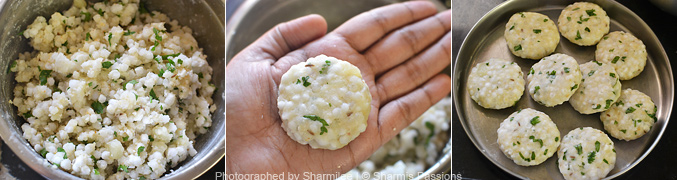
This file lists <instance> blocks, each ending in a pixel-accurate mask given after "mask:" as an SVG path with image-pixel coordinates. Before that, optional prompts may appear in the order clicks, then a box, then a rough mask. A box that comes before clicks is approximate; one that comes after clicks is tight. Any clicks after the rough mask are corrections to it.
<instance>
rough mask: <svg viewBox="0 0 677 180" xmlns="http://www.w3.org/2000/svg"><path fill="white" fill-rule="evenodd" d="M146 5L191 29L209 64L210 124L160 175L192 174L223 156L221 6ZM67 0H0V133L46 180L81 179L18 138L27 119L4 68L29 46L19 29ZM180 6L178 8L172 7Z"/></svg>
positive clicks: (163, 1) (156, 0)
mask: <svg viewBox="0 0 677 180" xmlns="http://www.w3.org/2000/svg"><path fill="white" fill-rule="evenodd" d="M142 2H143V3H145V5H146V7H147V8H148V9H149V10H157V11H160V12H163V13H165V14H167V15H168V16H169V17H170V18H172V19H175V20H177V21H179V24H181V25H184V26H188V27H190V28H191V29H193V36H194V37H195V39H196V40H197V41H198V44H199V45H200V47H202V48H203V49H204V51H203V52H204V53H205V54H206V55H207V61H208V62H209V65H211V66H212V68H213V70H214V71H213V79H212V82H213V83H214V84H215V86H216V87H217V88H218V89H217V91H216V92H215V93H214V96H213V97H212V98H213V99H214V103H215V105H216V106H217V109H216V112H214V114H213V116H212V119H213V122H212V127H211V128H210V129H209V131H208V132H207V133H206V134H203V135H200V136H198V137H197V139H196V140H195V142H194V143H195V144H194V146H195V149H196V150H197V152H198V153H197V154H196V155H195V156H193V157H189V158H187V159H186V160H185V161H183V162H182V163H181V164H179V166H176V167H175V168H173V172H171V173H168V174H166V175H165V176H163V177H162V178H161V179H194V178H197V177H198V176H200V175H201V174H203V173H204V172H206V171H207V170H209V168H210V167H212V166H213V165H214V164H216V163H217V162H219V160H220V159H221V158H223V156H224V155H225V101H224V97H225V93H224V90H225V60H224V48H225V47H224V45H225V37H224V24H225V23H224V20H225V13H224V9H225V5H224V2H223V1H221V0H195V1H183V0H148V1H142ZM71 4H72V1H71V0H53V1H41V0H23V1H7V0H0V24H2V25H3V26H2V27H0V69H2V70H1V71H0V136H1V137H2V139H3V140H4V141H5V143H6V144H7V146H9V147H10V148H11V149H12V151H13V152H14V154H16V156H18V157H19V158H20V159H21V160H22V161H23V162H24V163H25V164H26V165H28V166H29V167H30V168H32V169H33V170H35V171H36V172H38V173H40V175H42V176H43V177H45V178H48V179H80V178H79V177H77V176H74V175H72V174H70V173H68V172H65V171H62V170H58V169H57V170H54V169H51V168H49V167H46V166H44V165H43V160H44V158H43V157H42V156H40V154H38V153H37V152H35V150H33V148H32V146H31V145H30V144H29V143H28V142H27V141H26V140H25V139H24V138H23V132H22V130H21V129H20V128H19V127H21V125H22V124H24V123H26V121H25V120H24V119H23V118H21V117H19V116H18V115H17V111H16V107H14V106H13V105H11V104H10V103H9V101H10V100H11V99H13V97H14V95H13V89H14V86H15V84H16V82H15V80H14V73H9V71H7V68H8V67H9V64H10V62H12V61H14V60H16V59H17V58H18V55H19V53H22V52H26V51H33V48H31V47H30V46H29V43H28V42H29V41H28V39H26V38H23V37H21V36H19V35H18V34H19V33H20V32H21V31H22V30H25V29H26V27H27V26H28V25H29V24H31V23H32V22H33V20H34V19H35V18H36V17H38V16H45V17H49V16H50V15H51V14H53V13H54V12H60V11H64V10H67V9H68V8H69V7H70V6H71ZM177 7H180V8H177Z"/></svg>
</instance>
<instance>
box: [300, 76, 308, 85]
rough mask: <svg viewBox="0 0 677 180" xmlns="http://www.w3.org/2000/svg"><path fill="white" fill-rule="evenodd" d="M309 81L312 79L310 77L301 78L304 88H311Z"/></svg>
mask: <svg viewBox="0 0 677 180" xmlns="http://www.w3.org/2000/svg"><path fill="white" fill-rule="evenodd" d="M308 79H310V77H308V76H305V77H301V80H302V81H303V87H308V86H310V82H308Z"/></svg>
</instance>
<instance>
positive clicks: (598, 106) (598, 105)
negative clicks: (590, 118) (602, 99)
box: [592, 104, 602, 109]
mask: <svg viewBox="0 0 677 180" xmlns="http://www.w3.org/2000/svg"><path fill="white" fill-rule="evenodd" d="M601 107H602V105H600V104H597V106H595V107H594V108H592V109H599V108H601Z"/></svg>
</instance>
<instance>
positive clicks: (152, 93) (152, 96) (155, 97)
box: [148, 88, 160, 100]
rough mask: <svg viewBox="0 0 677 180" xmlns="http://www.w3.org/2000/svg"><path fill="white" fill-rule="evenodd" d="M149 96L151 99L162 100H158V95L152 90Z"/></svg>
mask: <svg viewBox="0 0 677 180" xmlns="http://www.w3.org/2000/svg"><path fill="white" fill-rule="evenodd" d="M148 94H149V95H150V97H151V98H152V99H155V100H160V99H158V97H157V95H156V94H155V91H153V89H152V88H151V89H150V93H148Z"/></svg>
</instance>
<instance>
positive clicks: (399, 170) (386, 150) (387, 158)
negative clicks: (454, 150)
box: [339, 97, 451, 180]
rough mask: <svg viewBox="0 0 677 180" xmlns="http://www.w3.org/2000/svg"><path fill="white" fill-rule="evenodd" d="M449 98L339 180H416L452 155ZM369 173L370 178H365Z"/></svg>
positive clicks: (424, 114) (429, 110)
mask: <svg viewBox="0 0 677 180" xmlns="http://www.w3.org/2000/svg"><path fill="white" fill-rule="evenodd" d="M449 111H451V100H450V98H449V97H447V98H444V99H442V100H440V102H438V103H437V104H435V105H433V106H432V107H430V109H428V110H427V111H426V112H425V113H423V114H422V115H421V116H420V117H419V118H418V119H416V120H415V121H414V122H412V123H411V124H410V125H409V126H408V127H406V128H404V129H402V131H400V133H399V134H398V135H397V136H395V137H394V138H393V139H391V140H390V141H388V142H387V143H386V144H384V145H383V146H381V148H379V149H378V150H376V152H374V154H372V155H371V157H369V159H367V160H366V161H364V162H362V163H361V164H360V165H358V166H357V167H356V168H354V169H352V170H350V171H348V172H347V173H345V174H343V175H342V176H341V177H339V179H356V180H357V179H392V178H400V179H413V178H414V177H417V176H418V175H419V174H421V173H423V172H425V171H426V170H427V168H429V167H430V166H432V165H433V164H435V163H437V161H438V160H439V157H440V156H441V155H442V154H440V152H442V153H449V152H451V150H450V148H451V147H450V146H448V145H446V143H447V142H449V131H448V130H449V125H450V123H451V112H449ZM364 173H368V174H369V176H364Z"/></svg>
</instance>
